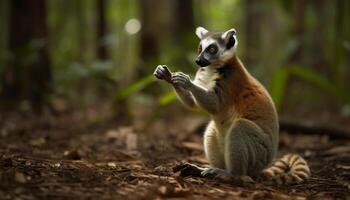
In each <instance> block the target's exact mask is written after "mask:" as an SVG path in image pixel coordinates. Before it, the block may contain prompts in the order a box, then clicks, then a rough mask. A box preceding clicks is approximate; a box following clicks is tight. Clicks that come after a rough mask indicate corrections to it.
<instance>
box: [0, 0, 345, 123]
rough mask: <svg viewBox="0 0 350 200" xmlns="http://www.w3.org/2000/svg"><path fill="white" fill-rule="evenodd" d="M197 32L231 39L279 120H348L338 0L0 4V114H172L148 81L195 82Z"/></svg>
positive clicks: (163, 87) (170, 103) (162, 91)
mask: <svg viewBox="0 0 350 200" xmlns="http://www.w3.org/2000/svg"><path fill="white" fill-rule="evenodd" d="M197 26H204V27H206V28H207V29H209V30H216V31H225V30H228V29H230V28H232V27H234V28H235V29H236V30H237V35H238V40H239V45H238V55H239V57H240V58H241V60H242V61H243V63H244V64H245V65H246V67H247V68H248V70H249V71H250V72H251V73H252V74H253V75H254V76H255V77H256V78H257V79H258V80H260V81H261V82H262V83H263V84H264V85H265V86H266V88H267V89H268V90H269V91H270V93H271V95H272V97H273V99H274V101H275V103H276V105H277V107H278V110H279V112H280V113H281V115H283V116H284V115H285V116H290V117H293V118H298V117H310V116H311V117H313V118H314V119H316V120H317V118H320V117H322V116H323V117H324V118H325V119H331V118H334V117H336V118H338V117H345V118H349V116H350V66H349V65H350V1H346V0H294V1H287V0H267V1H259V0H245V1H243V0H177V1H176V0H139V1H137V0H26V1H23V0H1V1H0V30H1V31H0V101H1V109H2V110H9V109H10V110H16V111H24V112H27V111H32V110H39V111H42V110H44V111H48V112H51V111H53V112H58V113H59V112H66V111H67V110H75V109H84V108H86V107H89V106H90V105H95V106H96V107H99V106H101V107H102V105H108V108H109V109H108V110H110V111H111V112H112V113H114V114H116V115H120V114H125V115H123V116H125V118H128V120H132V119H133V117H135V115H136V116H137V114H134V113H133V112H135V110H136V112H141V111H142V109H143V110H146V111H145V112H147V113H148V114H147V116H153V115H154V114H152V113H153V112H155V113H157V112H158V111H160V112H163V113H164V112H166V111H167V110H171V109H178V108H181V109H182V106H181V105H180V104H179V103H178V101H176V99H175V95H174V93H173V92H172V89H171V87H169V86H168V85H167V84H164V83H159V82H157V81H156V80H155V79H154V78H153V76H152V72H153V70H154V69H155V67H156V65H158V64H166V65H168V66H169V67H170V69H171V70H174V71H175V70H179V71H180V70H181V71H184V72H186V73H189V74H191V75H193V74H194V73H195V71H196V69H197V66H196V65H195V63H194V60H195V57H196V49H197V45H198V42H199V40H198V38H197V37H196V36H195V34H194V30H195V28H196V27H197ZM142 116H143V115H142ZM151 118H152V117H151Z"/></svg>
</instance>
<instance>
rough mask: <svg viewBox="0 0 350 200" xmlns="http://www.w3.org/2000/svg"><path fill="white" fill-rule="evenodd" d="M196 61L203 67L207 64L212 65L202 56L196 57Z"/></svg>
mask: <svg viewBox="0 0 350 200" xmlns="http://www.w3.org/2000/svg"><path fill="white" fill-rule="evenodd" d="M196 63H197V65H199V66H201V67H205V66H208V65H210V62H209V61H208V60H206V59H201V58H197V59H196Z"/></svg>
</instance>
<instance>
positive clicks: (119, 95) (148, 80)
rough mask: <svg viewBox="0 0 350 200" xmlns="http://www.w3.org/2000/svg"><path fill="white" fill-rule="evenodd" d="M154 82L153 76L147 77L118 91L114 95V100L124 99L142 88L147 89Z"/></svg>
mask: <svg viewBox="0 0 350 200" xmlns="http://www.w3.org/2000/svg"><path fill="white" fill-rule="evenodd" d="M154 81H155V79H154V77H153V75H148V76H146V77H144V78H142V79H140V80H138V81H136V82H135V83H132V84H130V85H129V86H127V87H126V88H124V89H122V90H120V91H118V92H117V94H116V99H117V100H120V99H124V98H126V97H128V96H130V95H132V94H134V93H136V92H138V91H140V90H142V89H143V88H145V87H147V86H148V85H149V84H151V83H153V82H154Z"/></svg>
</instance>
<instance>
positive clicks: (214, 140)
mask: <svg viewBox="0 0 350 200" xmlns="http://www.w3.org/2000/svg"><path fill="white" fill-rule="evenodd" d="M221 149H223V148H221V147H220V144H219V141H218V133H217V130H216V128H215V124H214V122H213V121H210V122H209V124H208V126H207V128H206V130H205V132H204V152H205V155H206V157H207V159H208V161H209V164H210V166H212V167H213V168H220V169H225V160H224V159H225V158H224V152H221V151H220V150H221Z"/></svg>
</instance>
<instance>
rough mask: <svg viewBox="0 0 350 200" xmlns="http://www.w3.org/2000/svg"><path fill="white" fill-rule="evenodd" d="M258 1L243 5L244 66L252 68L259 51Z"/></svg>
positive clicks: (251, 0)
mask: <svg viewBox="0 0 350 200" xmlns="http://www.w3.org/2000/svg"><path fill="white" fill-rule="evenodd" d="M259 2H260V1H259V0H247V1H246V4H245V9H246V16H245V20H246V21H245V23H246V27H245V33H246V38H245V40H246V52H247V53H246V59H245V60H246V65H247V66H254V65H255V64H256V62H257V59H258V54H259V52H260V51H259V49H260V39H259V35H260V24H261V22H260V16H261V12H260V10H259V6H260V3H259Z"/></svg>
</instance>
